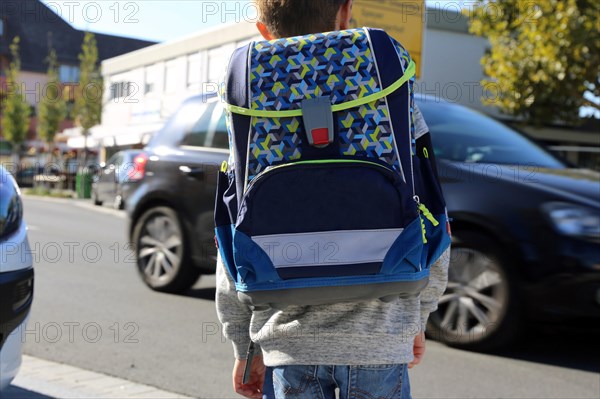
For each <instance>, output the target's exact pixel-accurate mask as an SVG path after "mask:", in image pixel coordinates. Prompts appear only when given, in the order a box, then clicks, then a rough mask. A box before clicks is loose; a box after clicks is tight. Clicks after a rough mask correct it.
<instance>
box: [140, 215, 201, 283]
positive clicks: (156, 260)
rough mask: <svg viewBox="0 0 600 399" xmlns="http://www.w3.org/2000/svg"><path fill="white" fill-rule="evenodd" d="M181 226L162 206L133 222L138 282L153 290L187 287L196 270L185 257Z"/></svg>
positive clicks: (186, 254) (192, 279) (193, 279)
mask: <svg viewBox="0 0 600 399" xmlns="http://www.w3.org/2000/svg"><path fill="white" fill-rule="evenodd" d="M187 242H188V240H186V237H185V232H184V229H183V225H182V223H181V221H180V220H179V217H178V216H177V213H176V212H175V211H174V210H173V209H171V208H169V207H166V206H159V207H155V208H151V209H149V210H147V211H146V212H145V213H144V214H143V215H142V216H141V217H140V218H139V219H138V220H137V222H136V224H135V228H134V230H133V243H134V246H135V251H136V261H137V268H138V272H139V273H140V276H141V277H142V280H143V281H144V282H145V283H146V285H147V286H148V287H150V288H151V289H153V290H155V291H160V292H170V293H180V292H182V291H185V290H186V289H188V288H190V287H191V286H192V285H193V284H194V283H195V282H196V280H198V277H199V276H200V270H199V269H198V268H196V267H194V265H193V264H192V262H191V261H190V259H189V258H190V257H189V255H188V253H189V250H188V246H187Z"/></svg>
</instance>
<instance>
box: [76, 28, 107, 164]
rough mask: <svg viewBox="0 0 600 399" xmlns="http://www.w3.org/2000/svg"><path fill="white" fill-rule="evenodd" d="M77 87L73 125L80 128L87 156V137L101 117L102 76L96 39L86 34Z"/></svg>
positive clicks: (80, 55) (88, 33)
mask: <svg viewBox="0 0 600 399" xmlns="http://www.w3.org/2000/svg"><path fill="white" fill-rule="evenodd" d="M79 61H80V66H79V85H78V87H77V89H76V91H75V106H74V109H73V114H74V119H75V123H76V124H77V125H78V126H80V127H81V129H82V133H83V135H84V136H85V154H86V156H87V137H88V135H89V131H90V128H92V127H93V126H95V125H97V124H99V123H100V118H101V116H102V93H103V89H102V86H103V84H102V76H101V75H100V70H99V66H98V47H97V44H96V38H95V37H94V34H93V33H91V32H86V33H85V36H84V38H83V44H82V46H81V53H80V54H79Z"/></svg>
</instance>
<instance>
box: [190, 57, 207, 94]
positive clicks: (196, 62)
mask: <svg viewBox="0 0 600 399" xmlns="http://www.w3.org/2000/svg"><path fill="white" fill-rule="evenodd" d="M203 59H204V57H203V54H202V53H195V54H190V55H189V56H188V59H187V62H188V68H187V72H188V76H187V87H188V89H190V90H193V91H197V92H200V90H201V86H202V72H203V69H204V68H203V65H202V61H203Z"/></svg>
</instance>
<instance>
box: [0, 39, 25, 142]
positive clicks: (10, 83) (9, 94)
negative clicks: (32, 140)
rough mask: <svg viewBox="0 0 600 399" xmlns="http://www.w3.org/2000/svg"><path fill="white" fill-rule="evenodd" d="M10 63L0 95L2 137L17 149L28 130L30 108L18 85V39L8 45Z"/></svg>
mask: <svg viewBox="0 0 600 399" xmlns="http://www.w3.org/2000/svg"><path fill="white" fill-rule="evenodd" d="M10 53H11V55H12V61H11V63H10V66H9V68H8V71H7V74H6V87H7V90H6V93H0V97H2V98H3V100H2V135H3V136H4V138H5V139H6V140H7V141H8V142H9V143H11V144H12V145H13V146H12V147H13V149H18V148H19V147H20V145H21V144H22V143H23V141H24V140H25V137H26V135H27V131H28V130H29V122H30V118H29V116H30V115H31V107H30V106H29V104H28V103H27V101H25V96H24V95H23V93H22V90H21V87H20V83H19V72H20V71H21V58H20V56H19V37H18V36H17V37H15V38H14V39H13V41H12V43H11V45H10Z"/></svg>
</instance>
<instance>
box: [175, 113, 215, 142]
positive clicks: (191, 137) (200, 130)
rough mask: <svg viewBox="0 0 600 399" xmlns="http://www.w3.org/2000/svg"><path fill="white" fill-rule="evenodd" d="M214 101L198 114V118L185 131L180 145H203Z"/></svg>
mask: <svg viewBox="0 0 600 399" xmlns="http://www.w3.org/2000/svg"><path fill="white" fill-rule="evenodd" d="M215 104H216V103H210V104H208V106H207V107H206V109H205V110H204V112H202V114H201V115H200V118H199V119H198V120H197V121H196V122H195V123H194V124H193V125H192V127H191V128H190V129H189V130H187V131H186V134H185V137H184V138H183V141H182V142H181V145H186V146H192V147H202V146H204V145H205V142H206V137H207V136H208V132H209V129H210V125H211V120H212V113H213V110H214V108H215Z"/></svg>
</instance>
